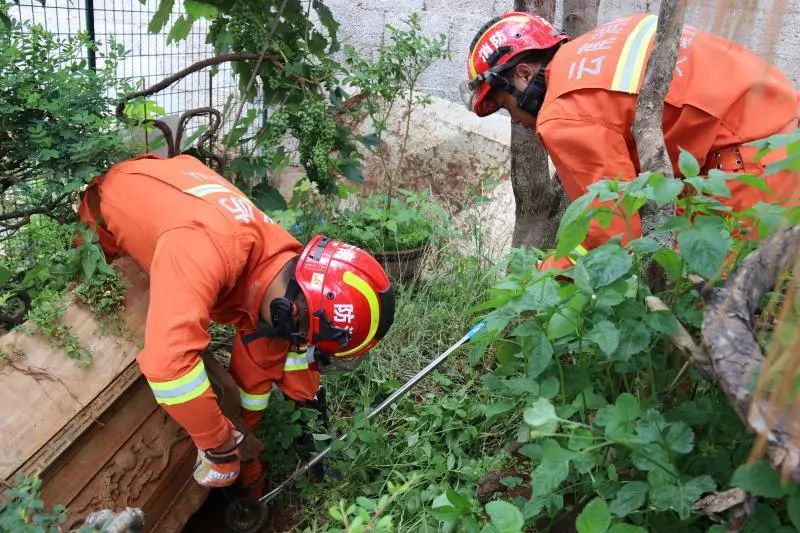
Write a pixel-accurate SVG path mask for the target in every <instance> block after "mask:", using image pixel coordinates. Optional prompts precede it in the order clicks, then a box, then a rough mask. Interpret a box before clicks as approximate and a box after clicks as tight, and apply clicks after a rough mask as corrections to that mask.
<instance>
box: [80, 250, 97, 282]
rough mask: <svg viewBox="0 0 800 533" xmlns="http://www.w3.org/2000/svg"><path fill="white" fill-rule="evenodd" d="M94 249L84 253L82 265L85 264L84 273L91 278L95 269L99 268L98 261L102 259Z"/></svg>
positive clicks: (87, 277)
mask: <svg viewBox="0 0 800 533" xmlns="http://www.w3.org/2000/svg"><path fill="white" fill-rule="evenodd" d="M92 252H95V250H92V251H91V252H89V253H86V254H84V255H83V259H82V260H81V265H82V266H83V275H84V276H85V277H86V279H89V278H91V277H92V275H93V274H94V271H95V270H96V269H97V261H98V260H99V259H100V257H99V255H98V254H97V253H92Z"/></svg>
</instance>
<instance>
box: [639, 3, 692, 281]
mask: <svg viewBox="0 0 800 533" xmlns="http://www.w3.org/2000/svg"><path fill="white" fill-rule="evenodd" d="M685 14H686V0H663V1H662V2H661V8H660V9H659V13H658V25H657V27H656V35H655V42H654V43H653V52H652V54H650V58H649V59H648V61H647V72H646V74H645V78H644V83H643V84H642V88H641V90H640V91H639V99H638V101H637V103H636V119H635V120H634V122H633V137H634V139H636V149H637V152H638V154H639V164H640V169H641V170H642V172H661V173H662V174H663V175H664V176H665V177H666V178H667V179H675V176H674V174H673V172H672V163H671V162H670V160H669V154H668V153H667V147H666V144H665V143H664V131H663V126H662V121H663V115H664V97H666V95H667V91H668V90H669V85H670V83H672V76H673V73H674V71H675V62H676V61H677V59H678V44H679V42H680V36H681V30H682V28H683V19H684V15H685ZM674 212H675V206H674V204H667V205H665V206H662V207H660V208H659V207H657V206H656V205H655V203H654V202H650V203H648V204H647V205H646V206H644V208H643V209H642V213H641V215H642V235H649V236H651V237H653V238H654V239H655V240H656V241H657V242H659V243H660V244H662V245H664V246H667V247H669V248H672V247H674V239H673V237H672V234H671V233H653V230H655V229H656V228H658V227H660V226H662V225H663V224H664V223H665V222H666V221H667V220H668V219H669V218H670V217H671V216H672V215H673V213H674ZM645 275H646V279H647V281H648V283H649V284H650V286H651V287H652V288H653V289H654V290H657V289H658V288H659V287H663V286H664V285H665V283H666V276H665V275H664V272H663V270H661V269H660V268H658V267H657V266H656V263H655V262H652V261H651V263H650V264H649V265H648V267H647V269H646V273H645Z"/></svg>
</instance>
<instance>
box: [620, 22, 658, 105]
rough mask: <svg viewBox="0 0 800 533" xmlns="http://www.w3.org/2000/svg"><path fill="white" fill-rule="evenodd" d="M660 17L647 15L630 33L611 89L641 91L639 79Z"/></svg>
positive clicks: (628, 91)
mask: <svg viewBox="0 0 800 533" xmlns="http://www.w3.org/2000/svg"><path fill="white" fill-rule="evenodd" d="M657 24H658V17H656V16H655V15H647V16H645V17H644V18H642V20H640V21H639V22H638V23H637V24H636V27H634V28H633V31H632V32H631V33H630V35H628V38H627V39H626V40H625V44H624V45H623V47H622V53H621V54H620V56H619V60H617V69H616V70H615V72H614V79H613V81H612V82H611V89H612V90H615V91H622V92H626V93H631V94H636V93H638V92H639V81H640V80H641V78H642V73H643V72H644V69H645V67H646V61H645V60H646V59H647V50H648V49H649V48H650V42H651V41H652V40H653V36H654V35H655V33H656V25H657Z"/></svg>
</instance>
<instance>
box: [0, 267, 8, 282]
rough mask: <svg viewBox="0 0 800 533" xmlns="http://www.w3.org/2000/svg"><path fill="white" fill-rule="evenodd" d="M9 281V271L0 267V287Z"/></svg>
mask: <svg viewBox="0 0 800 533" xmlns="http://www.w3.org/2000/svg"><path fill="white" fill-rule="evenodd" d="M9 279H11V271H10V270H9V269H8V268H6V267H5V266H4V265H0V285H3V284H4V283H6V282H7V281H8V280H9Z"/></svg>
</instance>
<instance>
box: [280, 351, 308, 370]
mask: <svg viewBox="0 0 800 533" xmlns="http://www.w3.org/2000/svg"><path fill="white" fill-rule="evenodd" d="M309 357H312V356H311V355H310V354H309V353H308V352H306V353H304V354H299V353H295V352H289V353H288V354H286V364H284V365H283V370H284V372H291V371H293V370H306V369H307V368H308V364H309V363H310V362H311V361H309Z"/></svg>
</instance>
